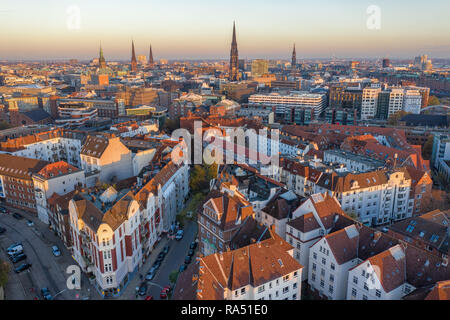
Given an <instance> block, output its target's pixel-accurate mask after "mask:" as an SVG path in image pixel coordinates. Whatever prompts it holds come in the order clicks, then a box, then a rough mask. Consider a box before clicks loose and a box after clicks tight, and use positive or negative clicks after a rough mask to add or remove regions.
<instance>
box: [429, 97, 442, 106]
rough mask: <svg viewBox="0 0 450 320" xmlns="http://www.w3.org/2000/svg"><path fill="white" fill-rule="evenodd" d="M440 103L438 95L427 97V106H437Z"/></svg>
mask: <svg viewBox="0 0 450 320" xmlns="http://www.w3.org/2000/svg"><path fill="white" fill-rule="evenodd" d="M440 104H441V102H440V101H439V99H438V97H436V96H430V98H429V99H428V105H429V106H437V105H440Z"/></svg>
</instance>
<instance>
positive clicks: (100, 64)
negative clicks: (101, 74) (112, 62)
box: [98, 42, 106, 69]
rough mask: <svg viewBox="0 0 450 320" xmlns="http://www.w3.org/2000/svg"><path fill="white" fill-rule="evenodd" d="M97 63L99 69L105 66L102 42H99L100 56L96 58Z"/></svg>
mask: <svg viewBox="0 0 450 320" xmlns="http://www.w3.org/2000/svg"><path fill="white" fill-rule="evenodd" d="M98 65H99V68H100V69H105V68H106V60H105V57H104V56H103V49H102V43H101V42H100V57H99V59H98Z"/></svg>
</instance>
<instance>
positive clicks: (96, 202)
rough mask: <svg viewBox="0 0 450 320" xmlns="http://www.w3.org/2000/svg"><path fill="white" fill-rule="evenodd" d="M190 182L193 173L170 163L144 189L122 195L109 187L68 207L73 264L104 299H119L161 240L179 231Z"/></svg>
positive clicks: (80, 198)
mask: <svg viewBox="0 0 450 320" xmlns="http://www.w3.org/2000/svg"><path fill="white" fill-rule="evenodd" d="M188 182H189V167H188V166H187V165H186V164H180V165H176V164H174V163H173V162H171V161H170V162H169V163H167V164H166V165H165V166H164V167H163V168H162V169H161V170H160V171H158V172H157V173H156V174H154V175H152V176H150V178H149V181H148V183H146V184H145V185H144V186H135V187H133V188H132V189H131V190H130V189H124V190H122V191H120V192H115V190H110V189H113V188H112V187H111V188H110V189H108V190H106V191H105V192H104V193H103V194H102V195H97V196H96V195H95V194H94V195H93V194H92V192H90V193H89V194H88V193H84V194H81V193H80V194H78V195H76V196H75V197H74V198H73V199H72V200H71V201H70V203H69V213H70V228H71V230H72V239H74V243H73V246H72V251H73V253H74V258H75V260H76V261H77V263H78V264H79V265H80V266H81V267H82V268H83V271H85V272H87V273H89V274H90V275H91V276H92V277H95V280H96V281H95V283H96V286H97V288H98V289H99V292H100V293H101V294H102V295H103V296H109V295H112V296H118V295H120V294H121V291H122V290H123V289H124V288H125V287H126V286H127V284H128V283H129V280H131V279H132V278H133V277H134V276H135V275H136V273H137V271H138V269H139V268H140V267H141V266H142V264H143V262H144V261H145V259H147V257H148V256H149V254H150V253H151V251H152V249H153V248H154V246H155V244H156V242H157V240H158V237H159V236H160V235H161V234H162V233H163V232H167V231H169V230H170V227H171V226H173V225H175V222H176V214H177V213H178V212H179V211H180V210H181V209H182V208H183V207H184V203H185V201H186V198H187V195H188V193H189V185H188ZM123 191H125V192H127V193H126V194H125V195H123ZM111 196H112V198H113V199H112V200H107V199H109V198H110V197H111ZM103 200H104V201H103ZM116 200H117V201H116Z"/></svg>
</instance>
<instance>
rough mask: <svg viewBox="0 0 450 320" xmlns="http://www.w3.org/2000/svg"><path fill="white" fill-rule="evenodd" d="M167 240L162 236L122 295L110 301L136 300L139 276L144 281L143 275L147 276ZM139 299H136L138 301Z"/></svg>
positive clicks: (139, 282) (139, 281)
mask: <svg viewBox="0 0 450 320" xmlns="http://www.w3.org/2000/svg"><path fill="white" fill-rule="evenodd" d="M169 241H170V240H169V239H168V238H167V236H164V237H163V238H162V239H161V241H159V243H158V244H157V245H156V247H155V248H154V249H153V250H152V251H151V252H150V256H149V257H148V258H147V260H146V261H145V264H143V265H142V266H141V267H140V268H139V270H138V272H137V273H136V275H135V276H134V277H133V279H131V280H130V282H129V283H128V285H127V287H126V288H125V289H124V291H123V292H122V295H121V296H120V297H118V298H111V299H118V300H136V287H139V286H140V284H141V282H142V281H143V280H141V278H140V276H139V275H140V274H141V275H142V276H143V279H145V275H146V274H147V272H148V270H150V268H151V266H152V264H153V263H154V262H155V260H156V258H157V257H158V255H159V253H160V252H161V250H162V249H163V248H164V247H165V246H166V244H167V243H169ZM140 298H141V297H138V299H140Z"/></svg>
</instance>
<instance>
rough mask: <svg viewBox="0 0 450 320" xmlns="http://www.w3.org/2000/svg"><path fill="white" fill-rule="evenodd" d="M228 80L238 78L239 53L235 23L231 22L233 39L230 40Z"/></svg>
mask: <svg viewBox="0 0 450 320" xmlns="http://www.w3.org/2000/svg"><path fill="white" fill-rule="evenodd" d="M229 80H230V81H238V80H239V55H238V48H237V41H236V25H235V23H234V22H233V40H232V42H231V53H230V76H229Z"/></svg>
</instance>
